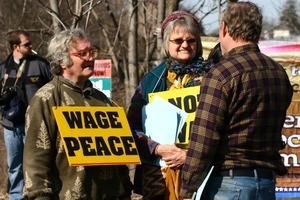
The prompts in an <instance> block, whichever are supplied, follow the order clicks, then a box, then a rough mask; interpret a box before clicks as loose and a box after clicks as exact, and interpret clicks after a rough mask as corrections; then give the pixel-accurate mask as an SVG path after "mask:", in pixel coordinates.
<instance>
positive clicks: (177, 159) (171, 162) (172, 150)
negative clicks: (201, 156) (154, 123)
mask: <svg viewBox="0 0 300 200" xmlns="http://www.w3.org/2000/svg"><path fill="white" fill-rule="evenodd" d="M155 153H156V155H158V156H160V157H161V158H162V159H163V160H164V161H165V163H166V164H167V165H168V167H170V168H172V169H177V168H180V167H181V166H182V165H183V163H184V161H185V158H186V151H185V150H183V149H180V148H178V147H176V146H175V144H159V145H157V146H156V149H155Z"/></svg>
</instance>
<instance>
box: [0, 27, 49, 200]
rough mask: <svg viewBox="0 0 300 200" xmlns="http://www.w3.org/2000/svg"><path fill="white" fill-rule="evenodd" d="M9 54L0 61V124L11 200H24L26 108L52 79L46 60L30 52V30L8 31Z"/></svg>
mask: <svg viewBox="0 0 300 200" xmlns="http://www.w3.org/2000/svg"><path fill="white" fill-rule="evenodd" d="M8 43H9V46H10V48H11V54H10V55H9V56H8V57H7V59H6V60H4V61H3V62H2V63H1V64H0V78H1V83H0V91H1V93H0V106H1V112H2V117H1V124H2V126H3V130H4V141H5V145H6V150H7V163H8V177H9V188H8V189H9V191H8V193H9V195H10V199H18V200H20V199H23V194H22V190H23V186H24V180H23V171H22V168H23V164H22V163H23V148H24V143H25V129H24V124H25V111H26V108H27V105H28V102H29V101H30V99H31V97H32V96H33V94H34V93H35V92H36V91H37V90H38V89H39V88H40V87H41V86H43V85H44V84H45V83H47V82H49V81H50V80H51V78H52V74H51V72H50V67H49V63H48V61H47V60H46V59H44V58H42V57H40V56H37V55H33V53H32V52H33V51H32V43H31V39H30V36H29V33H28V32H26V31H23V30H15V31H11V32H9V33H8Z"/></svg>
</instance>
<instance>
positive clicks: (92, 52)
mask: <svg viewBox="0 0 300 200" xmlns="http://www.w3.org/2000/svg"><path fill="white" fill-rule="evenodd" d="M70 54H71V55H73V56H77V57H79V58H81V59H83V60H89V59H90V58H91V57H92V58H93V59H95V58H97V56H98V50H97V49H92V50H88V51H79V52H75V53H70Z"/></svg>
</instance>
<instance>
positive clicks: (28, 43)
mask: <svg viewBox="0 0 300 200" xmlns="http://www.w3.org/2000/svg"><path fill="white" fill-rule="evenodd" d="M19 45H20V46H23V47H25V48H28V47H30V46H32V43H31V42H27V43H25V44H19Z"/></svg>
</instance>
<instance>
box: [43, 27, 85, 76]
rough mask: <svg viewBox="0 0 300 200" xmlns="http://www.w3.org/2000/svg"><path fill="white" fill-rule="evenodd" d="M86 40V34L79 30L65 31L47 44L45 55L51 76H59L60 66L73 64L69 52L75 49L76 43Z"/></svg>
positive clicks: (60, 72)
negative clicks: (48, 62)
mask: <svg viewBox="0 0 300 200" xmlns="http://www.w3.org/2000/svg"><path fill="white" fill-rule="evenodd" d="M86 38H88V37H87V35H86V33H85V32H84V31H83V30H82V29H80V28H75V29H67V30H64V31H61V32H60V33H58V34H56V35H54V36H53V38H52V39H51V41H50V43H49V46H48V54H47V58H48V59H49V61H50V67H51V72H52V73H53V74H55V75H61V74H62V67H61V66H67V67H69V66H71V65H72V64H73V61H72V60H71V57H70V55H69V50H70V49H76V48H77V45H78V44H77V42H78V41H79V40H82V39H86Z"/></svg>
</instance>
